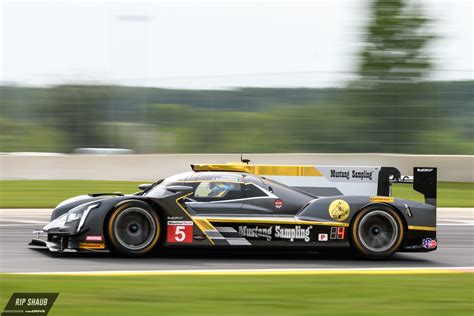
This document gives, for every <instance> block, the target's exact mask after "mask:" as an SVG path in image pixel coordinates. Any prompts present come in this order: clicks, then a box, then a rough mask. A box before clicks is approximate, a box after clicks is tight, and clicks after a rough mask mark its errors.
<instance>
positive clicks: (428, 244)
mask: <svg viewBox="0 0 474 316" xmlns="http://www.w3.org/2000/svg"><path fill="white" fill-rule="evenodd" d="M421 246H422V247H423V248H425V249H435V248H436V247H438V243H437V242H436V240H434V239H431V238H424V239H423V240H422V241H421Z"/></svg>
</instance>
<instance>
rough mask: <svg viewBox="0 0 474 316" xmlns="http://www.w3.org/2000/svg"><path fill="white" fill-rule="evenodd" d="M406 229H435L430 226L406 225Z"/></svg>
mask: <svg viewBox="0 0 474 316" xmlns="http://www.w3.org/2000/svg"><path fill="white" fill-rule="evenodd" d="M408 229H409V230H426V231H431V232H435V231H436V227H432V226H408Z"/></svg>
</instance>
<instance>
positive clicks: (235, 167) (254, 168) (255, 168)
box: [193, 163, 323, 177]
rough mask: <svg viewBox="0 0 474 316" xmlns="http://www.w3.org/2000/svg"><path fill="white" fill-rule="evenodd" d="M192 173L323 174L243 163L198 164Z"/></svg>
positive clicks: (309, 168) (312, 169)
mask: <svg viewBox="0 0 474 316" xmlns="http://www.w3.org/2000/svg"><path fill="white" fill-rule="evenodd" d="M193 169H194V171H240V172H247V173H252V174H256V175H267V176H299V177H321V176H322V175H323V174H322V173H321V172H320V171H319V170H318V169H316V167H314V166H291V165H281V166H278V165H247V164H243V163H227V164H198V165H194V168H193Z"/></svg>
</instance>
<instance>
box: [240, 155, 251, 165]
mask: <svg viewBox="0 0 474 316" xmlns="http://www.w3.org/2000/svg"><path fill="white" fill-rule="evenodd" d="M243 156H244V154H242V153H241V154H240V162H243V163H246V164H247V165H248V164H249V162H250V159H244V157H243Z"/></svg>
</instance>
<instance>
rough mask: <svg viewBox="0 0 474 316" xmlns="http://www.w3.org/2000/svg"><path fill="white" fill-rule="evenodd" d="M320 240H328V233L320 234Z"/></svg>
mask: <svg viewBox="0 0 474 316" xmlns="http://www.w3.org/2000/svg"><path fill="white" fill-rule="evenodd" d="M318 241H328V234H318Z"/></svg>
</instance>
